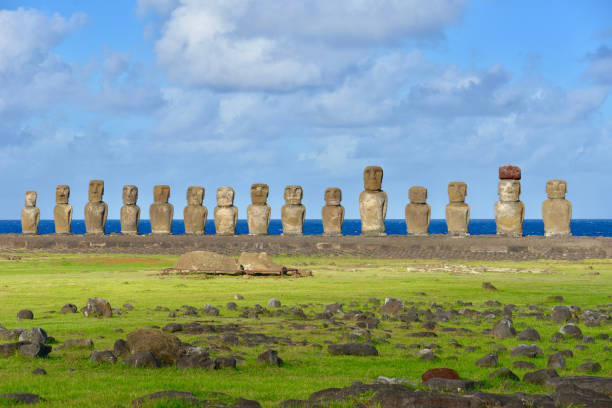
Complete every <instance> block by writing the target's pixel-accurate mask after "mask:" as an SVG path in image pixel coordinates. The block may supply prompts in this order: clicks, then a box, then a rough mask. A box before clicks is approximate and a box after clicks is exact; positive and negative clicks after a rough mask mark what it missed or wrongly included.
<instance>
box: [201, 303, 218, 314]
mask: <svg viewBox="0 0 612 408" xmlns="http://www.w3.org/2000/svg"><path fill="white" fill-rule="evenodd" d="M202 311H203V312H204V313H206V314H207V315H208V316H219V309H217V308H216V307H214V306H213V305H211V304H208V305H206V306H204V308H203V309H202Z"/></svg>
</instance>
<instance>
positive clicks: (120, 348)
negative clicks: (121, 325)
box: [113, 339, 130, 357]
mask: <svg viewBox="0 0 612 408" xmlns="http://www.w3.org/2000/svg"><path fill="white" fill-rule="evenodd" d="M113 354H115V355H116V356H119V357H123V356H125V355H127V354H130V348H129V347H128V344H127V341H125V340H123V339H118V340H116V341H115V344H114V345H113Z"/></svg>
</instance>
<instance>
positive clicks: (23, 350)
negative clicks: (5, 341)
mask: <svg viewBox="0 0 612 408" xmlns="http://www.w3.org/2000/svg"><path fill="white" fill-rule="evenodd" d="M51 350H52V347H51V346H47V345H46V344H40V343H31V344H24V345H22V346H20V347H19V354H21V355H22V356H26V357H30V358H34V357H47V356H48V355H49V353H50V352H51Z"/></svg>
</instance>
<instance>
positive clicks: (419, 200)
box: [405, 186, 431, 235]
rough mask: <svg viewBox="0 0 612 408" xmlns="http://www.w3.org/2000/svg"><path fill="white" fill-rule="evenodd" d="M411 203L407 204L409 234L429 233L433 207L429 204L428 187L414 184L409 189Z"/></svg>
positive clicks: (406, 213)
mask: <svg viewBox="0 0 612 408" xmlns="http://www.w3.org/2000/svg"><path fill="white" fill-rule="evenodd" d="M408 197H409V198H410V204H408V205H406V210H405V215H406V228H407V231H408V235H427V234H429V221H430V220H431V207H430V206H429V204H427V189H426V188H425V187H422V186H413V187H410V189H409V190H408Z"/></svg>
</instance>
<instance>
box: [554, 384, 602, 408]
mask: <svg viewBox="0 0 612 408" xmlns="http://www.w3.org/2000/svg"><path fill="white" fill-rule="evenodd" d="M553 398H554V402H555V404H556V406H558V407H589V408H612V399H610V397H609V396H608V395H606V394H602V393H599V392H595V391H593V390H589V389H585V388H580V387H578V386H576V385H574V384H571V383H570V384H567V385H566V386H564V387H559V388H557V389H556V390H555V393H554V394H553Z"/></svg>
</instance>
